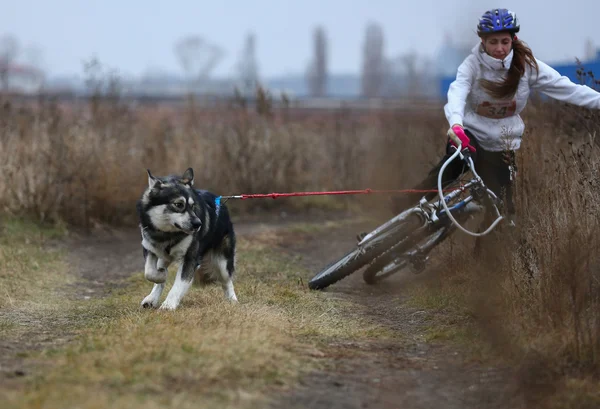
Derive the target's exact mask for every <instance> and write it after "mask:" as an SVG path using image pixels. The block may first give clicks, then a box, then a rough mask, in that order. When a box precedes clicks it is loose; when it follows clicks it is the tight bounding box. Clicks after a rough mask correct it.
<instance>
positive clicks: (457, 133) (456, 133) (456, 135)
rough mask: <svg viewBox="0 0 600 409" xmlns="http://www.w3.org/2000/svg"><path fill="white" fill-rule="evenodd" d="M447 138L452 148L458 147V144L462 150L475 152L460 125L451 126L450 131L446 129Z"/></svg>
mask: <svg viewBox="0 0 600 409" xmlns="http://www.w3.org/2000/svg"><path fill="white" fill-rule="evenodd" d="M448 137H449V138H450V143H451V144H452V145H453V146H456V147H458V142H459V141H460V143H461V144H462V149H465V148H468V149H469V151H471V152H475V147H473V146H472V145H471V140H470V139H469V137H468V136H467V134H466V133H465V131H464V129H463V127H462V126H460V125H452V127H451V128H450V129H448Z"/></svg>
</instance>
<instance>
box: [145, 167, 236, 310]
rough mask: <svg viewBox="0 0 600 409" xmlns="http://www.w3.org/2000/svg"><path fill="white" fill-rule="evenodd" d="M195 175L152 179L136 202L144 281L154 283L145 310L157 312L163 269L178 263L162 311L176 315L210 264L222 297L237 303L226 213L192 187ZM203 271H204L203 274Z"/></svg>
mask: <svg viewBox="0 0 600 409" xmlns="http://www.w3.org/2000/svg"><path fill="white" fill-rule="evenodd" d="M193 184H194V171H193V169H192V168H188V169H187V170H186V171H185V172H184V173H183V175H181V176H179V175H169V176H164V177H156V176H153V175H152V173H151V172H150V170H148V187H147V188H146V190H145V191H144V193H143V194H142V197H141V198H140V199H139V200H138V202H137V212H138V216H139V223H140V229H141V235H142V248H143V255H144V260H145V266H144V276H145V277H146V279H148V280H149V281H152V282H154V287H153V289H152V292H151V293H150V294H149V295H148V296H147V297H146V298H144V300H143V301H142V306H143V307H144V308H150V307H154V308H156V307H158V303H159V299H160V296H161V294H162V291H163V289H164V286H165V281H166V278H167V268H168V267H169V265H170V264H171V263H179V268H178V270H177V276H176V278H175V282H174V283H173V287H172V288H171V290H170V291H169V294H168V295H167V297H166V299H165V301H164V302H163V303H162V305H161V307H160V308H161V309H169V310H174V309H176V308H177V307H178V306H179V303H180V302H181V299H182V298H183V297H184V295H185V294H186V293H187V291H188V290H189V288H190V286H191V284H192V282H193V280H194V276H195V273H196V271H197V270H199V269H201V268H202V267H204V265H205V264H206V263H207V262H208V261H210V262H212V264H213V265H214V266H215V267H217V270H218V275H217V276H218V279H219V281H220V282H221V285H222V286H223V291H224V292H225V296H226V297H227V298H228V299H229V300H231V301H237V297H236V294H235V291H234V288H233V281H232V278H233V275H234V272H235V245H236V238H235V232H234V229H233V224H232V222H231V219H230V216H229V210H228V209H227V207H226V206H225V205H223V204H217V202H216V199H217V195H215V194H214V193H211V192H208V191H206V190H199V189H195V188H194V187H193ZM203 270H204V268H203Z"/></svg>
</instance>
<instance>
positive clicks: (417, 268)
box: [410, 255, 429, 274]
mask: <svg viewBox="0 0 600 409" xmlns="http://www.w3.org/2000/svg"><path fill="white" fill-rule="evenodd" d="M427 260H429V256H427V257H425V256H422V255H416V256H415V257H413V258H412V259H411V261H410V264H411V267H412V268H411V270H412V272H413V273H414V274H419V273H422V272H423V271H424V270H425V267H426V266H427Z"/></svg>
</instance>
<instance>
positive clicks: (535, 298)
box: [430, 102, 600, 405]
mask: <svg viewBox="0 0 600 409" xmlns="http://www.w3.org/2000/svg"><path fill="white" fill-rule="evenodd" d="M525 116H526V117H525V118H524V119H525V121H526V123H527V124H528V130H527V131H526V134H525V136H524V138H523V144H522V147H521V149H520V150H519V152H518V154H517V167H518V169H519V172H518V176H517V180H516V205H517V227H516V228H508V227H504V228H501V229H498V230H497V231H495V232H494V233H492V234H491V235H490V236H486V237H485V238H484V239H483V240H482V241H481V244H482V247H481V250H480V251H478V252H477V251H474V247H473V245H474V242H475V241H476V240H475V239H474V238H471V237H466V236H465V235H461V234H460V233H459V234H455V235H454V237H452V240H450V241H449V242H448V243H446V244H445V245H444V248H443V249H442V250H443V251H441V252H440V254H442V255H443V257H447V259H444V260H442V265H443V267H442V271H440V274H441V276H442V277H443V281H441V282H440V281H439V276H438V280H437V283H436V284H435V285H432V286H431V287H430V288H431V289H432V290H435V291H441V292H442V294H450V295H451V296H452V297H453V298H456V297H458V298H459V299H460V301H459V303H458V304H459V306H460V308H461V309H460V312H461V313H464V310H463V309H464V308H466V311H467V315H468V316H472V317H474V318H475V320H476V322H478V324H479V328H480V329H481V334H482V335H483V336H484V337H485V338H486V339H487V341H489V342H490V343H491V345H493V346H495V347H497V351H499V352H500V353H501V355H502V356H504V357H510V358H511V359H514V360H515V361H513V362H518V363H519V367H520V381H521V384H522V388H523V393H524V395H525V398H526V401H527V402H530V403H531V404H532V405H533V404H534V403H539V402H540V401H542V400H545V399H547V398H548V397H549V396H552V392H553V391H555V388H556V387H557V385H558V383H557V382H558V381H560V380H562V379H565V378H564V377H565V376H566V377H571V376H574V377H579V376H584V377H585V376H592V377H594V376H596V377H598V373H599V372H598V371H599V370H600V217H599V215H600V139H598V137H597V136H598V135H599V134H600V114H599V113H593V112H590V111H589V110H586V109H580V108H575V107H572V106H565V105H564V104H559V103H554V102H543V103H541V102H540V103H533V104H531V105H530V109H528V111H527V113H526V115H525ZM440 287H441V288H440ZM598 380H599V379H598V378H597V379H596V381H598Z"/></svg>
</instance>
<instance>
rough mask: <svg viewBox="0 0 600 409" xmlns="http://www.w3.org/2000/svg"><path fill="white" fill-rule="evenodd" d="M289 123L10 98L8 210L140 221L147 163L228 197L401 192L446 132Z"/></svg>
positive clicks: (434, 127)
mask: <svg viewBox="0 0 600 409" xmlns="http://www.w3.org/2000/svg"><path fill="white" fill-rule="evenodd" d="M285 118H286V113H285V112H282V113H279V114H278V115H275V114H273V115H256V114H254V113H253V112H252V111H250V110H249V109H247V108H241V107H239V106H238V105H236V106H233V107H227V106H223V107H221V108H219V109H217V110H216V111H211V114H210V115H208V114H206V113H204V112H203V111H202V110H201V109H199V108H196V106H195V105H194V104H189V105H188V106H186V107H185V108H182V109H180V110H177V111H175V112H173V111H172V110H168V109H164V110H162V109H160V108H140V109H134V108H131V107H128V106H126V105H124V104H122V103H120V102H119V100H118V99H115V100H111V102H107V103H100V102H99V101H98V100H94V99H92V100H91V101H90V102H89V104H85V103H82V104H81V105H76V106H59V105H58V104H56V103H54V102H53V101H51V100H44V99H43V98H41V99H40V102H39V103H38V104H37V105H35V106H33V107H21V108H18V107H16V106H14V105H12V104H11V103H10V102H6V103H5V104H4V107H3V109H0V163H2V172H3V175H4V177H3V178H2V180H0V192H1V193H0V208H1V209H3V211H5V212H11V213H13V214H27V215H29V216H33V217H35V218H37V219H40V220H46V219H49V220H63V221H65V222H67V223H68V224H74V225H79V226H90V225H92V224H93V223H121V224H122V223H128V224H133V223H135V220H136V216H135V206H134V203H135V201H136V200H137V199H138V197H139V195H140V194H141V192H142V190H143V189H144V186H145V183H146V180H147V177H146V172H145V169H146V168H150V169H151V170H152V172H153V173H154V174H157V175H162V174H167V173H175V172H183V170H185V169H186V168H187V167H189V166H192V167H193V168H194V169H195V173H196V183H197V185H198V186H199V187H201V188H206V189H210V190H213V191H215V192H217V193H218V194H223V195H229V194H240V193H271V192H289V191H304V190H326V189H358V188H361V189H362V188H365V187H381V186H384V185H385V186H389V187H392V186H394V187H398V183H399V181H400V178H399V175H398V171H399V170H402V169H404V170H407V171H408V170H411V172H413V173H414V172H415V171H414V170H413V168H414V165H415V159H416V157H423V158H425V156H424V155H423V154H422V153H423V151H424V149H423V147H424V146H425V147H430V146H433V147H434V148H432V149H435V150H439V148H440V147H439V145H438V144H423V141H427V140H431V141H434V140H436V141H437V140H439V139H440V137H439V135H440V134H441V132H443V115H442V113H441V111H440V113H439V114H438V115H437V118H436V119H435V120H433V121H432V118H431V117H428V118H427V121H423V120H422V119H423V118H419V117H418V116H417V117H416V116H413V115H401V116H400V117H394V116H392V117H388V116H384V115H383V114H378V113H373V114H367V115H365V114H360V115H358V114H356V113H354V112H345V111H342V112H334V113H329V114H327V115H326V116H325V117H323V118H319V117H317V118H314V119H312V118H306V119H302V120H292V119H289V120H286V119H285ZM424 122H425V123H426V125H425V126H424V125H423V123H424ZM401 144H406V146H402V145H401ZM396 147H397V149H396ZM390 148H394V149H393V150H390ZM430 150H431V149H425V151H426V152H425V153H427V151H430ZM415 155H416V157H415ZM430 156H431V155H430ZM407 159H408V162H409V163H407V164H406V166H405V165H403V162H405V161H406V160H407ZM419 167H421V166H419ZM425 167H426V165H425ZM417 171H418V169H417ZM406 176H407V175H404V179H403V183H406V184H407V186H408V183H409V181H407V180H406ZM282 202H284V203H282ZM349 202H350V201H349V200H348V198H347V197H337V198H335V200H331V199H330V198H311V199H308V198H307V199H298V200H293V201H291V200H285V201H284V200H278V201H273V200H254V201H247V202H245V203H244V205H243V206H240V209H239V211H246V210H251V209H252V210H256V209H261V208H262V209H274V208H277V207H281V208H287V209H288V210H302V208H303V207H304V208H307V207H315V206H317V207H323V206H332V208H333V209H339V208H340V206H342V207H343V206H344V205H345V204H347V203H349ZM298 207H299V208H298Z"/></svg>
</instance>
